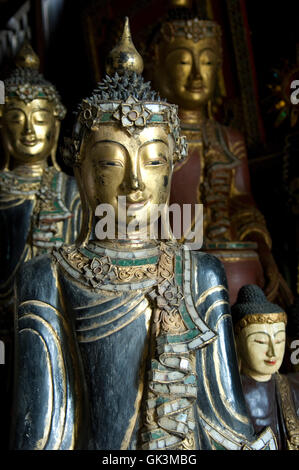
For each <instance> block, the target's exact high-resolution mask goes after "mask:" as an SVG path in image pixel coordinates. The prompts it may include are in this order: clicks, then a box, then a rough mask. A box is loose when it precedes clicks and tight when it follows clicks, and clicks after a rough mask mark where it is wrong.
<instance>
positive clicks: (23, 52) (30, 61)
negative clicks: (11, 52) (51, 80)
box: [16, 39, 40, 70]
mask: <svg viewBox="0 0 299 470" xmlns="http://www.w3.org/2000/svg"><path fill="white" fill-rule="evenodd" d="M39 64H40V61H39V58H38V56H37V55H36V53H35V52H34V50H33V49H32V46H31V44H30V42H29V41H28V39H25V41H24V43H23V45H22V46H21V48H20V50H19V52H18V53H17V56H16V65H17V67H23V68H28V69H35V70H38V69H39Z"/></svg>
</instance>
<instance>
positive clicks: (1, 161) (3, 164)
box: [0, 105, 10, 170]
mask: <svg viewBox="0 0 299 470" xmlns="http://www.w3.org/2000/svg"><path fill="white" fill-rule="evenodd" d="M2 118H3V105H0V134H1V143H2V145H1V147H2V149H3V150H2V152H1V155H0V170H8V169H9V160H10V159H9V150H8V145H6V144H5V142H4V140H5V137H4V134H3V132H2V126H3V122H2Z"/></svg>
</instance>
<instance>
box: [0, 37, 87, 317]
mask: <svg viewBox="0 0 299 470" xmlns="http://www.w3.org/2000/svg"><path fill="white" fill-rule="evenodd" d="M16 64H17V67H16V69H15V70H14V71H13V72H12V74H11V75H10V76H9V77H8V78H7V80H5V91H6V97H5V104H4V105H1V106H0V125H1V138H2V145H3V149H4V153H5V165H4V169H3V170H2V171H1V172H0V220H1V229H2V230H1V234H0V240H1V266H2V269H1V278H0V295H1V304H2V309H3V310H5V311H6V312H7V309H10V308H11V307H12V304H11V302H12V300H13V294H12V290H13V282H14V278H15V274H16V272H17V270H18V269H19V267H20V265H21V264H22V263H23V262H24V261H26V260H28V259H31V258H32V257H33V256H36V255H39V254H43V253H47V252H50V251H51V249H52V248H54V247H57V246H59V245H61V244H62V243H63V242H70V243H71V242H73V241H74V239H75V238H76V236H77V235H78V232H79V228H80V206H81V203H80V197H79V192H78V190H77V185H76V181H75V178H74V177H71V176H68V175H67V174H65V173H63V172H62V171H61V169H60V168H59V166H58V164H57V162H56V149H57V143H58V137H59V132H60V123H61V120H62V119H63V118H64V116H65V113H66V110H65V108H64V106H63V105H62V103H61V100H60V96H59V94H58V92H57V90H56V89H55V87H54V86H53V85H52V84H51V83H50V82H48V81H46V80H45V79H44V77H43V76H42V75H41V74H40V73H39V72H38V67H39V59H38V57H37V56H36V54H35V53H34V51H33V50H32V47H31V45H30V44H29V42H28V41H27V40H26V41H25V43H24V44H23V46H22V47H21V49H20V51H19V53H18V55H17V58H16ZM50 161H52V165H51V166H50V165H49V163H50Z"/></svg>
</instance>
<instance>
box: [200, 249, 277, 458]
mask: <svg viewBox="0 0 299 470" xmlns="http://www.w3.org/2000/svg"><path fill="white" fill-rule="evenodd" d="M192 264H193V266H194V268H193V279H192V291H193V298H194V301H195V305H196V309H197V312H198V314H199V315H200V317H201V318H202V319H203V321H204V323H205V325H206V326H207V327H208V328H209V330H210V331H211V332H214V334H215V336H214V338H212V340H210V342H209V343H208V344H206V345H205V347H201V348H200V349H198V351H197V361H196V362H197V365H196V369H197V386H198V406H197V411H198V415H199V421H200V423H201V425H202V427H203V429H204V431H205V433H207V434H208V436H209V440H210V442H211V443H212V447H213V448H217V449H222V450H223V449H230V450H240V449H243V448H244V447H246V448H249V449H261V448H263V447H264V446H265V444H266V442H267V445H268V446H269V448H275V443H274V440H273V434H272V433H271V431H270V430H269V429H267V430H265V433H263V434H262V435H260V436H257V435H256V434H255V432H254V429H253V426H252V424H251V421H250V419H249V416H248V412H247V408H246V402H245V398H244V395H243V391H242V384H241V380H240V375H239V369H238V361H237V356H236V350H235V342H234V335H233V327H232V320H231V313H230V307H229V299H228V292H227V283H226V276H225V272H224V268H223V266H222V265H221V263H220V262H219V260H218V259H216V258H215V257H213V256H211V255H207V254H203V253H198V252H194V253H192ZM199 278H200V279H201V282H198V280H199Z"/></svg>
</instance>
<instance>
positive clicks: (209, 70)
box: [149, 0, 293, 305]
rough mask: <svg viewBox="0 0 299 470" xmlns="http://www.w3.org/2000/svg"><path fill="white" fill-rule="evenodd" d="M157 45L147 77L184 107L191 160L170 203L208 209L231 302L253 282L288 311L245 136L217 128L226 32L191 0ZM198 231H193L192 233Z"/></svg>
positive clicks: (209, 246)
mask: <svg viewBox="0 0 299 470" xmlns="http://www.w3.org/2000/svg"><path fill="white" fill-rule="evenodd" d="M171 3H172V4H173V6H175V7H178V8H175V9H173V10H170V12H169V18H168V20H166V21H164V22H163V23H162V25H161V28H160V30H159V32H158V33H157V34H156V36H155V37H154V39H153V42H152V44H151V46H152V47H151V49H150V50H151V53H152V57H153V59H152V62H151V64H150V67H149V77H150V78H151V79H152V81H153V84H154V86H155V88H156V89H157V90H158V91H159V92H160V94H161V96H162V97H166V98H167V99H168V100H169V101H170V102H172V103H176V104H177V105H178V106H179V117H180V120H181V127H182V129H183V131H184V133H185V135H186V137H187V141H188V148H189V154H188V159H187V160H186V161H185V162H183V163H180V164H178V165H176V167H175V170H174V176H173V182H172V190H171V196H170V203H178V204H179V205H180V206H182V205H183V204H187V203H189V204H193V205H194V204H196V203H203V204H204V246H203V249H204V250H205V251H208V252H212V253H213V254H215V255H216V256H218V257H219V258H220V259H221V261H222V262H223V263H224V266H225V269H226V273H227V277H228V284H229V290H230V299H231V303H233V302H234V301H235V299H236V296H237V292H238V290H239V288H240V287H241V286H242V285H244V284H249V283H254V284H258V285H260V286H261V287H263V288H264V290H265V292H266V294H267V296H268V298H269V299H274V298H276V297H277V296H278V297H279V298H280V300H281V301H282V303H283V304H287V305H288V304H290V303H291V302H292V300H293V296H292V293H291V292H290V290H289V288H288V286H287V285H286V283H285V281H284V280H283V278H282V276H281V275H280V273H279V271H278V268H277V265H276V263H275V261H274V259H273V256H272V254H271V237H270V235H269V232H268V230H267V227H266V223H265V220H264V217H263V215H262V214H261V213H260V212H259V210H258V209H257V207H256V205H255V202H254V200H253V197H252V194H251V188H250V178H249V170H248V162H247V156H246V148H245V143H244V139H243V137H242V135H241V134H240V133H239V132H238V131H237V130H235V129H232V128H229V127H225V126H223V125H221V124H219V123H218V122H216V121H215V120H214V118H213V116H212V100H213V97H214V92H215V86H216V82H217V76H218V73H219V68H220V67H221V64H222V46H221V29H220V27H219V25H217V24H216V23H215V22H213V21H209V20H201V19H199V18H197V17H194V16H193V15H192V14H191V11H190V10H189V9H188V7H189V6H190V5H189V4H190V2H189V1H186V0H185V1H184V0H181V1H179V2H177V1H173V2H171ZM191 230H192V226H191V227H190V231H191Z"/></svg>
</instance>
